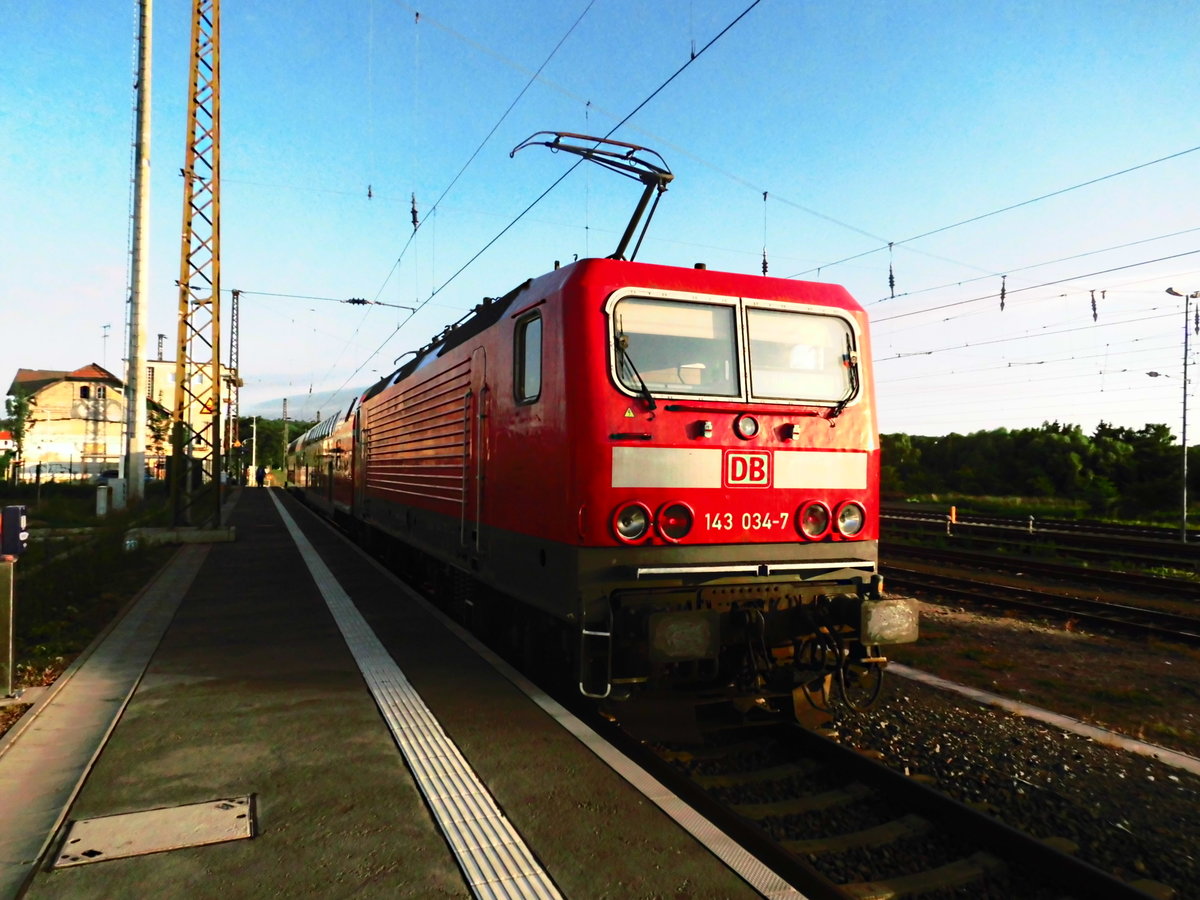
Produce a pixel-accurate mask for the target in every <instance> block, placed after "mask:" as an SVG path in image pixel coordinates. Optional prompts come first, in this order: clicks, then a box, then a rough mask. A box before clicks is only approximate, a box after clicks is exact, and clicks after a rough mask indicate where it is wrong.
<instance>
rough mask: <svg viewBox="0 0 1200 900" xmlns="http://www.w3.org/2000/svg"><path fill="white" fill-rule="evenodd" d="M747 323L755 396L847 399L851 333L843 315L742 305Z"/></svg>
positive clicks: (850, 379) (849, 395) (850, 387)
mask: <svg viewBox="0 0 1200 900" xmlns="http://www.w3.org/2000/svg"><path fill="white" fill-rule="evenodd" d="M746 327H747V329H748V331H749V344H750V388H751V393H752V394H753V395H754V396H755V397H758V398H762V399H770V400H805V401H809V402H813V403H835V404H836V403H843V402H844V401H846V400H848V399H851V398H852V396H853V394H854V392H855V384H854V381H853V376H854V372H853V370H852V368H851V365H850V362H851V354H852V350H853V336H852V335H851V333H850V326H849V324H848V323H847V322H846V321H845V320H844V319H841V318H839V317H837V316H824V315H814V314H812V313H801V312H784V311H780V310H771V309H747V310H746Z"/></svg>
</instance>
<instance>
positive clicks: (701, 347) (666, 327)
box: [613, 297, 741, 397]
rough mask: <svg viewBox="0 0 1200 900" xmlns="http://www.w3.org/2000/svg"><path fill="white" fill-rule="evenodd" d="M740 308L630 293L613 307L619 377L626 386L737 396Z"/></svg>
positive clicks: (635, 389)
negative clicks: (736, 315) (738, 312)
mask: <svg viewBox="0 0 1200 900" xmlns="http://www.w3.org/2000/svg"><path fill="white" fill-rule="evenodd" d="M734 313H735V307H733V306H726V305H721V304H715V303H693V302H686V301H677V300H650V299H646V298H641V297H627V298H625V299H622V300H621V301H619V302H618V303H617V304H616V306H615V307H614V308H613V331H614V336H615V339H616V372H617V378H618V379H619V380H620V383H621V385H622V386H623V387H625V388H626V389H628V390H630V391H633V392H635V393H637V392H643V391H649V392H651V393H663V394H703V395H707V396H718V397H736V396H739V394H740V392H741V390H740V387H739V384H738V364H737V343H736V340H735V337H736V332H735V326H734V321H735V316H734Z"/></svg>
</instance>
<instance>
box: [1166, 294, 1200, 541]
mask: <svg viewBox="0 0 1200 900" xmlns="http://www.w3.org/2000/svg"><path fill="white" fill-rule="evenodd" d="M1167 293H1168V294H1170V295H1171V296H1172V297H1182V298H1183V433H1182V434H1181V435H1180V438H1179V443H1181V444H1183V483H1182V485H1181V493H1182V495H1183V497H1182V507H1183V509H1182V513H1181V516H1180V523H1179V539H1180V541H1182V542H1183V543H1185V544H1186V543H1187V529H1188V525H1187V519H1188V510H1187V506H1188V492H1187V478H1188V458H1187V449H1188V444H1187V401H1188V332H1189V331H1190V330H1191V328H1192V323H1191V318H1192V311H1191V301H1193V300H1200V291H1193V292H1192V293H1190V294H1189V293H1183V292H1180V291H1177V290H1175V288H1173V287H1169V288H1167Z"/></svg>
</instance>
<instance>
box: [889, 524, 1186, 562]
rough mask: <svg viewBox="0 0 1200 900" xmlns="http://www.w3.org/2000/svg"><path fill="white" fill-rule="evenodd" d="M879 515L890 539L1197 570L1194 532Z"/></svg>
mask: <svg viewBox="0 0 1200 900" xmlns="http://www.w3.org/2000/svg"><path fill="white" fill-rule="evenodd" d="M882 519H883V522H882V530H883V533H884V535H885V536H886V538H887V539H891V540H893V541H904V542H911V541H912V540H929V539H934V538H940V539H943V540H952V541H954V542H955V543H962V544H965V545H968V546H971V547H981V546H982V547H1008V548H1012V549H1014V550H1016V551H1018V552H1022V553H1037V552H1042V553H1046V552H1052V553H1054V554H1055V555H1057V556H1069V557H1072V558H1076V559H1081V560H1097V561H1100V562H1103V563H1104V564H1105V565H1111V564H1112V563H1113V562H1114V561H1118V560H1119V561H1121V562H1125V563H1128V564H1129V565H1133V566H1138V567H1141V568H1149V569H1174V570H1178V571H1183V572H1200V536H1197V537H1196V542H1195V543H1190V542H1189V543H1183V542H1182V541H1180V540H1179V538H1178V534H1177V533H1176V536H1175V537H1174V539H1171V538H1168V537H1167V536H1166V534H1165V532H1164V531H1163V530H1148V529H1136V528H1132V527H1129V526H1110V527H1104V526H1100V525H1095V524H1091V523H1065V522H1055V521H1052V520H1034V519H1026V520H1024V521H1022V520H1019V519H997V518H987V517H979V516H960V517H959V518H958V519H957V521H955V522H950V521H948V518H947V516H946V515H934V514H932V513H898V512H885V513H884V514H883V517H882Z"/></svg>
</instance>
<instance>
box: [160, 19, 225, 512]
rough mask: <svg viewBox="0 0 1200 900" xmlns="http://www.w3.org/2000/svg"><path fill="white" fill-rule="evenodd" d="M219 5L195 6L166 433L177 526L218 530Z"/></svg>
mask: <svg viewBox="0 0 1200 900" xmlns="http://www.w3.org/2000/svg"><path fill="white" fill-rule="evenodd" d="M220 43H221V26H220V0H193V3H192V52H191V71H190V76H189V90H188V125H187V154H186V158H185V162H184V168H183V173H182V174H183V231H182V236H181V244H180V263H179V331H178V341H177V345H176V351H177V352H176V357H175V360H176V362H175V405H174V409H173V412H172V417H173V427H172V434H171V445H172V468H171V507H172V511H173V517H174V521H175V524H176V525H184V524H195V525H205V524H211V525H213V526H219V525H220V524H221V489H220V488H221V477H220V470H221V354H220V347H221V253H220V247H221V189H220V185H221V56H220Z"/></svg>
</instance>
